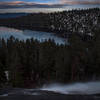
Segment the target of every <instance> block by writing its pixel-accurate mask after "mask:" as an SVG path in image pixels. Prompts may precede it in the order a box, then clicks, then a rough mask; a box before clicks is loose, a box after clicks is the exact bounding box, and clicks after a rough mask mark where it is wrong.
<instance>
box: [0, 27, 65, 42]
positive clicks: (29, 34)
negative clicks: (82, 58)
mask: <svg viewBox="0 0 100 100" xmlns="http://www.w3.org/2000/svg"><path fill="white" fill-rule="evenodd" d="M10 36H14V37H15V38H18V39H20V40H26V39H30V38H34V39H37V40H39V41H41V42H43V41H45V40H48V39H53V40H54V41H55V42H56V43H58V44H65V39H63V38H60V37H57V36H55V35H54V34H53V33H49V32H40V31H31V30H24V31H22V30H18V29H13V28H7V27H0V38H4V39H7V38H9V37H10Z"/></svg>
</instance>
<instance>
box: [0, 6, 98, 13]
mask: <svg viewBox="0 0 100 100" xmlns="http://www.w3.org/2000/svg"><path fill="white" fill-rule="evenodd" d="M97 7H98V8H100V5H99V4H98V5H90V4H89V5H68V6H64V7H62V8H10V9H0V13H38V12H43V13H49V12H57V11H64V10H72V9H87V8H97Z"/></svg>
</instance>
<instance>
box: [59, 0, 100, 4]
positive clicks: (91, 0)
mask: <svg viewBox="0 0 100 100" xmlns="http://www.w3.org/2000/svg"><path fill="white" fill-rule="evenodd" d="M59 2H60V3H61V4H100V0H59Z"/></svg>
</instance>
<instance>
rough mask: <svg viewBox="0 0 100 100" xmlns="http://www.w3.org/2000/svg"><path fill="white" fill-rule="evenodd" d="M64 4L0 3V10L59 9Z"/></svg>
mask: <svg viewBox="0 0 100 100" xmlns="http://www.w3.org/2000/svg"><path fill="white" fill-rule="evenodd" d="M62 6H64V4H55V3H37V2H24V1H13V2H0V8H2V9H7V8H61V7H62Z"/></svg>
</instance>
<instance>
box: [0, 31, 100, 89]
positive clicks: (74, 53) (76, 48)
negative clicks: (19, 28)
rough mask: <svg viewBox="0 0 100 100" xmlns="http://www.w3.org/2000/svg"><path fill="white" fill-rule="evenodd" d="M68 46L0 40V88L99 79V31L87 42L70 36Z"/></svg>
mask: <svg viewBox="0 0 100 100" xmlns="http://www.w3.org/2000/svg"><path fill="white" fill-rule="evenodd" d="M68 42H69V44H68V45H59V44H56V43H55V42H54V40H50V39H49V40H45V41H44V42H39V41H37V40H34V39H33V38H32V39H27V40H26V41H24V40H18V39H15V38H14V37H12V36H11V37H10V38H9V39H7V40H5V39H3V38H1V39H0V87H6V86H11V87H22V88H24V87H25V88H26V87H27V88H29V87H30V88H31V87H38V86H41V85H42V84H45V83H49V82H60V83H69V82H76V81H87V80H88V81H89V80H100V30H95V31H94V32H93V36H92V37H91V38H90V39H87V40H85V41H84V39H83V38H82V37H81V36H80V35H78V34H72V35H71V37H70V38H69V39H68Z"/></svg>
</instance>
